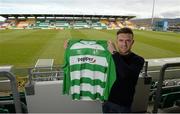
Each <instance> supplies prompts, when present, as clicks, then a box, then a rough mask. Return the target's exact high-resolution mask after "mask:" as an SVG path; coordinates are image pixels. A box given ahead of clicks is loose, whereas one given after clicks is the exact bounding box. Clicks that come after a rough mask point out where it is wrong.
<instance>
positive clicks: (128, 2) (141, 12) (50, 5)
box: [0, 0, 180, 18]
mask: <svg viewBox="0 0 180 114" xmlns="http://www.w3.org/2000/svg"><path fill="white" fill-rule="evenodd" d="M155 1H156V2H155V14H154V15H155V17H162V18H163V17H165V18H180V0H155ZM152 6H153V0H0V14H100V15H134V16H136V17H137V18H151V16H152Z"/></svg>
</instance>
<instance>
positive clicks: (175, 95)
mask: <svg viewBox="0 0 180 114" xmlns="http://www.w3.org/2000/svg"><path fill="white" fill-rule="evenodd" d="M177 100H180V91H178V92H172V93H167V94H163V95H162V96H161V101H160V108H168V107H172V106H173V105H174V103H175V102H176V101H177Z"/></svg>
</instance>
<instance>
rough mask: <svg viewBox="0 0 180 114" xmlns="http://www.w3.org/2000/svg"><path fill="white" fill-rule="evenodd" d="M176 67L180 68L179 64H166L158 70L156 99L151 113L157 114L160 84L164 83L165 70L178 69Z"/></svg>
mask: <svg viewBox="0 0 180 114" xmlns="http://www.w3.org/2000/svg"><path fill="white" fill-rule="evenodd" d="M178 66H180V63H167V64H165V65H163V66H162V68H161V70H160V74H159V81H158V86H157V90H156V99H155V102H154V108H153V111H152V112H153V113H157V112H158V107H159V102H160V98H161V90H162V84H163V81H164V75H165V71H166V69H167V68H169V67H178Z"/></svg>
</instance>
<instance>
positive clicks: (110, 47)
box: [108, 40, 116, 54]
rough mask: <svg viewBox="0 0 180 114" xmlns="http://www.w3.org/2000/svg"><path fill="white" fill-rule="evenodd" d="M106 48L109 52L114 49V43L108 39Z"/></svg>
mask: <svg viewBox="0 0 180 114" xmlns="http://www.w3.org/2000/svg"><path fill="white" fill-rule="evenodd" d="M108 50H109V52H110V53H111V54H113V52H114V51H116V48H115V45H114V43H113V42H112V41H111V40H109V41H108Z"/></svg>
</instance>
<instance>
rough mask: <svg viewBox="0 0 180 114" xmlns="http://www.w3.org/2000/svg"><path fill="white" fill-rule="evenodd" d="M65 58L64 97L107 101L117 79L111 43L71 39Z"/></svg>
mask: <svg viewBox="0 0 180 114" xmlns="http://www.w3.org/2000/svg"><path fill="white" fill-rule="evenodd" d="M64 59H65V60H64V62H65V64H64V66H63V70H64V80H63V93H64V94H71V95H72V99H73V100H101V101H104V100H107V98H108V96H109V93H110V90H111V87H112V85H113V83H114V81H115V79H116V71H115V65H114V61H113V58H112V56H111V53H110V52H109V51H108V50H107V41H102V40H101V41H92V40H70V41H69V42H68V47H67V49H66V51H65V56H64Z"/></svg>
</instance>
